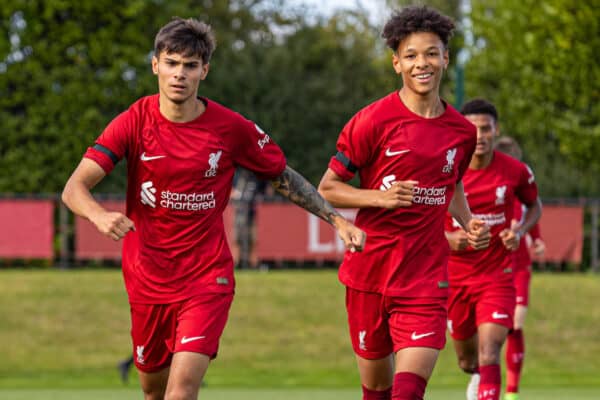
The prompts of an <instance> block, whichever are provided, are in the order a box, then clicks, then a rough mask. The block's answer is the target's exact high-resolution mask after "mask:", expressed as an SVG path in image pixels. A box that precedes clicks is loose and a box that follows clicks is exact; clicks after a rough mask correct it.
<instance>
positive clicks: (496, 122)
mask: <svg viewBox="0 0 600 400" xmlns="http://www.w3.org/2000/svg"><path fill="white" fill-rule="evenodd" d="M494 125H496V137H500V123H499V122H498V121H494Z"/></svg>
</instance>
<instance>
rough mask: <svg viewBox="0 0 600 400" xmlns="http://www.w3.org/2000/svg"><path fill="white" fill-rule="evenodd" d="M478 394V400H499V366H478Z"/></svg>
mask: <svg viewBox="0 0 600 400" xmlns="http://www.w3.org/2000/svg"><path fill="white" fill-rule="evenodd" d="M479 376H480V377H481V379H480V380H479V392H478V394H477V398H478V400H499V399H500V381H501V379H502V378H501V377H500V365H499V364H493V365H480V366H479Z"/></svg>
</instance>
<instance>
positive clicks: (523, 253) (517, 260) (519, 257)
mask: <svg viewBox="0 0 600 400" xmlns="http://www.w3.org/2000/svg"><path fill="white" fill-rule="evenodd" d="M526 208H527V207H526V206H524V205H523V204H521V203H520V202H518V201H516V202H515V205H514V214H513V217H512V219H514V220H516V221H517V222H520V223H523V217H524V212H525V209H526ZM527 235H529V236H530V237H531V239H533V240H535V239H539V238H540V226H539V224H535V225H534V226H533V228H531V230H529V232H527V234H526V235H523V237H522V238H521V242H520V243H519V248H518V249H517V250H516V251H514V252H513V253H512V259H513V266H514V268H515V271H517V270H522V269H525V268H527V267H529V266H530V265H531V255H530V254H529V246H528V241H529V240H528V238H527Z"/></svg>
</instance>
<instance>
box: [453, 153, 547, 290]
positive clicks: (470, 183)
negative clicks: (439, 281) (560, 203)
mask: <svg viewBox="0 0 600 400" xmlns="http://www.w3.org/2000/svg"><path fill="white" fill-rule="evenodd" d="M463 184H464V187H465V194H466V196H467V200H468V202H469V207H470V208H471V213H472V214H473V217H474V218H478V219H481V220H483V221H485V222H486V223H487V224H488V225H489V227H490V233H491V235H492V238H491V240H490V245H489V247H488V248H486V249H483V250H473V249H472V248H470V247H468V248H467V249H465V250H462V251H452V252H451V254H450V260H449V262H448V269H449V272H450V283H451V284H453V285H454V284H456V285H461V284H473V283H479V282H489V281H499V280H504V279H506V280H508V281H512V255H511V252H510V251H509V250H507V249H506V247H504V245H503V244H502V240H501V239H500V237H499V236H498V234H499V233H500V232H501V231H502V230H504V229H506V228H510V222H511V219H512V218H513V213H514V203H515V201H519V202H521V203H522V204H525V205H529V206H531V205H533V203H534V202H535V201H536V199H537V197H538V190H537V185H536V183H535V178H534V176H533V172H532V171H531V170H530V169H529V168H528V167H527V166H526V165H525V164H523V163H522V162H520V161H518V160H516V159H514V158H512V157H510V156H508V155H506V154H504V153H501V152H499V151H494V156H493V159H492V162H491V163H490V165H488V166H487V167H486V168H482V169H470V168H469V169H468V170H467V172H466V173H465V176H464V177H463ZM456 229H458V224H457V223H456V221H454V220H453V219H452V217H451V216H450V215H447V219H446V230H448V231H453V230H456Z"/></svg>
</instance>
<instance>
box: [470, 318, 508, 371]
mask: <svg viewBox="0 0 600 400" xmlns="http://www.w3.org/2000/svg"><path fill="white" fill-rule="evenodd" d="M508 329H509V328H508V327H506V326H505V325H501V324H498V323H494V322H485V323H483V324H481V325H479V326H478V327H477V336H478V349H477V352H478V356H479V364H480V365H492V364H498V363H500V350H501V349H502V345H503V344H504V341H505V340H506V335H507V334H508Z"/></svg>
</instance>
